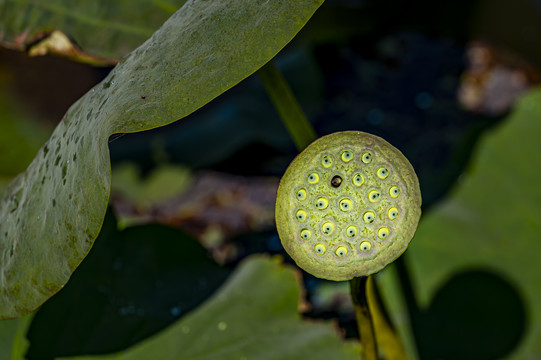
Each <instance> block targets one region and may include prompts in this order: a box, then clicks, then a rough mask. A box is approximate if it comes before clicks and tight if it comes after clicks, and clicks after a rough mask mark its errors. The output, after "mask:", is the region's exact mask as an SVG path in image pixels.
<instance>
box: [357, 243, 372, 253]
mask: <svg viewBox="0 0 541 360" xmlns="http://www.w3.org/2000/svg"><path fill="white" fill-rule="evenodd" d="M359 249H361V251H362V252H367V251H370V249H372V244H370V242H369V241H363V242H361V244H360V245H359Z"/></svg>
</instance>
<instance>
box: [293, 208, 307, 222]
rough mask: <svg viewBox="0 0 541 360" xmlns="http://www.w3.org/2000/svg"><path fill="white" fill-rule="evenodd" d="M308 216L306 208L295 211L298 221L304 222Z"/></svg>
mask: <svg viewBox="0 0 541 360" xmlns="http://www.w3.org/2000/svg"><path fill="white" fill-rule="evenodd" d="M306 216H307V214H306V211H304V210H302V209H301V210H297V212H296V213H295V217H296V218H297V221H298V222H304V221H306Z"/></svg>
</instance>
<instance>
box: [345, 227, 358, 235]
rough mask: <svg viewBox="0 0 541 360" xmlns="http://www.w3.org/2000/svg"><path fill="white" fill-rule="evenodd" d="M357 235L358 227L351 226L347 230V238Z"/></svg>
mask: <svg viewBox="0 0 541 360" xmlns="http://www.w3.org/2000/svg"><path fill="white" fill-rule="evenodd" d="M355 235H357V227H356V226H355V225H350V226H348V227H347V229H346V236H348V237H354V236H355Z"/></svg>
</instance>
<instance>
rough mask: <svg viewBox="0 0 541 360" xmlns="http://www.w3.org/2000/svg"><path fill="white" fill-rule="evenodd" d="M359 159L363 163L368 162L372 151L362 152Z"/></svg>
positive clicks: (370, 159)
mask: <svg viewBox="0 0 541 360" xmlns="http://www.w3.org/2000/svg"><path fill="white" fill-rule="evenodd" d="M361 161H362V162H363V163H365V164H370V162H371V161H372V153H370V152H368V151H367V152H364V153H363V154H362V155H361Z"/></svg>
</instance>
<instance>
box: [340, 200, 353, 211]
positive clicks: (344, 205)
mask: <svg viewBox="0 0 541 360" xmlns="http://www.w3.org/2000/svg"><path fill="white" fill-rule="evenodd" d="M338 206H339V207H340V210H342V211H350V210H351V208H352V207H353V204H352V203H351V200H349V199H342V200H340V203H338Z"/></svg>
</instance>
